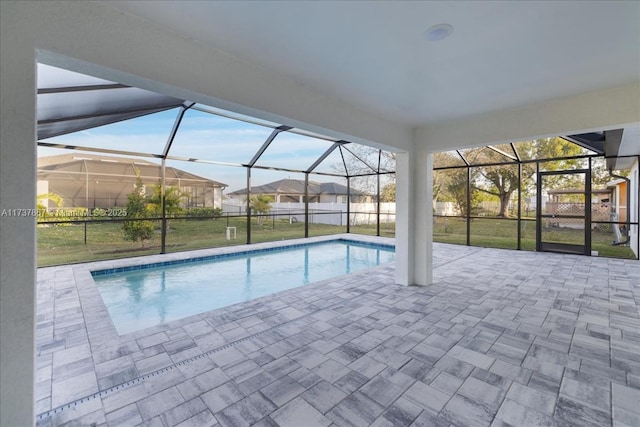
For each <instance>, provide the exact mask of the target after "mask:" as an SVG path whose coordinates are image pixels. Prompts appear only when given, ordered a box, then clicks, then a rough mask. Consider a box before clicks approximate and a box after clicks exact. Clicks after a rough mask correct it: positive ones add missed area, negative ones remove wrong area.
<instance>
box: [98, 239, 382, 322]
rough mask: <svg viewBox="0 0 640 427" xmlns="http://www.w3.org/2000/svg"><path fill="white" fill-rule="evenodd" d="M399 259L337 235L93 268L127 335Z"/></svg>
mask: <svg viewBox="0 0 640 427" xmlns="http://www.w3.org/2000/svg"><path fill="white" fill-rule="evenodd" d="M394 259H395V252H394V249H393V247H391V246H382V245H380V246H374V245H370V244H367V245H363V244H360V243H357V242H351V241H346V240H336V241H329V242H325V243H315V244H310V245H307V246H302V247H301V246H300V245H297V246H296V247H291V248H287V247H285V248H280V249H276V250H274V249H269V250H267V251H264V252H260V251H259V252H255V251H253V252H252V253H245V254H236V255H232V256H228V255H227V256H224V257H220V258H217V257H214V258H212V259H208V260H205V261H196V262H188V263H182V264H177V265H168V266H159V267H153V268H146V267H148V266H145V267H144V268H140V269H135V270H131V271H124V272H117V273H109V274H100V273H104V272H94V277H93V280H94V281H95V283H96V285H97V287H98V290H99V291H100V295H101V296H102V299H103V301H104V303H105V305H106V307H107V310H108V311H109V314H110V316H111V319H112V320H113V323H114V325H115V327H116V330H117V332H118V334H125V333H129V332H133V331H136V330H139V329H144V328H148V327H151V326H155V325H158V324H161V323H165V322H170V321H173V320H177V319H181V318H183V317H187V316H191V315H194V314H199V313H204V312H207V311H210V310H213V309H216V308H221V307H225V306H228V305H231V304H236V303H239V302H244V301H249V300H252V299H255V298H258V297H262V296H265V295H270V294H274V293H276V292H280V291H284V290H286V289H291V288H295V287H298V286H304V285H307V284H309V283H313V282H317V281H320V280H325V279H330V278H332V277H336V276H340V275H343V274H348V273H353V272H357V271H361V270H364V269H367V268H371V267H374V266H377V265H380V264H383V263H387V262H390V261H393V260H394ZM96 273H98V274H96Z"/></svg>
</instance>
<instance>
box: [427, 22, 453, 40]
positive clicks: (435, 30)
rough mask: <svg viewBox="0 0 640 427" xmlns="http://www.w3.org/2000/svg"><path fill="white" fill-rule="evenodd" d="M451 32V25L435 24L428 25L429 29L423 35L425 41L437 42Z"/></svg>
mask: <svg viewBox="0 0 640 427" xmlns="http://www.w3.org/2000/svg"><path fill="white" fill-rule="evenodd" d="M451 33H453V26H451V25H449V24H437V25H434V26H432V27H429V29H428V30H427V31H425V32H424V34H423V37H424V39H425V40H427V41H430V42H437V41H440V40H443V39H446V38H447V37H449V36H450V35H451Z"/></svg>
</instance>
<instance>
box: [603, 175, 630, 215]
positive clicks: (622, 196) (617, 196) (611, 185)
mask: <svg viewBox="0 0 640 427" xmlns="http://www.w3.org/2000/svg"><path fill="white" fill-rule="evenodd" d="M607 189H608V190H609V191H610V192H611V214H612V219H611V220H612V221H618V222H619V223H620V224H626V222H627V211H628V207H629V205H628V200H627V181H625V180H624V179H616V180H613V181H610V182H608V183H607Z"/></svg>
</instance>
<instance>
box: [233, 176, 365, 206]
mask: <svg viewBox="0 0 640 427" xmlns="http://www.w3.org/2000/svg"><path fill="white" fill-rule="evenodd" d="M250 191H251V197H253V196H258V195H267V196H270V197H271V198H272V199H273V202H274V203H288V202H290V203H304V201H305V200H304V196H305V191H304V180H301V179H281V180H278V181H274V182H270V183H268V184H264V185H258V186H255V187H251V190H250ZM308 192H309V203H347V187H346V186H345V185H342V184H338V183H337V182H315V181H309V190H308ZM350 193H351V202H352V203H361V202H366V201H368V200H367V199H368V196H367V195H366V194H365V193H363V192H362V191H359V190H356V189H354V188H351V191H350ZM227 196H228V197H230V198H233V199H242V200H246V197H247V189H246V188H243V189H241V190H237V191H232V192H231V193H228V194H227Z"/></svg>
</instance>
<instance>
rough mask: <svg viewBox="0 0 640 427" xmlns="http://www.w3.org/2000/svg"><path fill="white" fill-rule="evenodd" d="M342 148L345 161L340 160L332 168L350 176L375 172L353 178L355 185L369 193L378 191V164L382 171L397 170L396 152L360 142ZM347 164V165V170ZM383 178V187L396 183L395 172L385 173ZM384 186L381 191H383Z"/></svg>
mask: <svg viewBox="0 0 640 427" xmlns="http://www.w3.org/2000/svg"><path fill="white" fill-rule="evenodd" d="M341 149H342V150H344V151H343V153H344V156H343V158H344V163H343V162H338V163H336V164H334V165H332V169H333V170H335V171H336V172H338V173H340V174H347V175H350V176H352V175H360V174H363V175H364V174H373V175H368V176H358V177H354V178H352V183H353V186H354V187H356V188H358V189H360V190H362V191H364V192H366V193H368V194H377V192H378V178H377V176H376V172H377V171H378V166H379V168H380V171H383V172H394V171H395V170H396V154H395V153H392V152H390V151H384V150H379V149H377V148H373V147H369V146H366V145H360V144H347V145H345V146H344V147H342V148H341ZM345 164H346V167H347V170H346V171H345ZM383 179H384V180H385V181H386V182H385V183H383V185H382V188H384V186H386V185H388V184H389V183H394V184H395V181H396V176H395V174H385V175H383ZM382 188H381V189H380V192H382Z"/></svg>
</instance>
